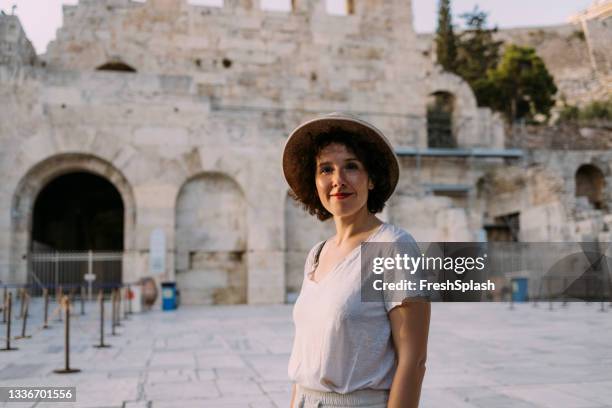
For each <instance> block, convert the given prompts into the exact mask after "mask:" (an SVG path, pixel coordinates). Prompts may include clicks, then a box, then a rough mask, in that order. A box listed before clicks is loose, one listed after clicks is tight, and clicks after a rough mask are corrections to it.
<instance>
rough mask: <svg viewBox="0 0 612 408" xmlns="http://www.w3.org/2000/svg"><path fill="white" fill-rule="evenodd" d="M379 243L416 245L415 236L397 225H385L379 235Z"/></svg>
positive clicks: (377, 238) (377, 239) (377, 237)
mask: <svg viewBox="0 0 612 408" xmlns="http://www.w3.org/2000/svg"><path fill="white" fill-rule="evenodd" d="M375 241H377V242H400V243H416V241H415V240H414V238H413V236H412V235H411V234H410V233H409V232H408V231H406V230H405V229H403V228H401V227H398V226H397V225H395V224H390V223H384V224H383V225H382V226H381V229H380V232H379V233H378V234H377V236H376V239H375Z"/></svg>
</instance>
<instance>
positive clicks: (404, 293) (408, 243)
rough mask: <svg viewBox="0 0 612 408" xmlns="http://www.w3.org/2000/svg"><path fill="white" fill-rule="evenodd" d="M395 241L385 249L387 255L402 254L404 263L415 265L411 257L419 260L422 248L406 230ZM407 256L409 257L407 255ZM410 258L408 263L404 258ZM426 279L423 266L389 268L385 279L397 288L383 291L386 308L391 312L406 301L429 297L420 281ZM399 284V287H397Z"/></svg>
mask: <svg viewBox="0 0 612 408" xmlns="http://www.w3.org/2000/svg"><path fill="white" fill-rule="evenodd" d="M401 232H402V233H401V234H400V236H399V237H398V238H397V240H396V241H395V242H393V243H389V245H388V247H386V248H388V249H386V250H385V252H386V254H385V256H386V257H393V258H395V257H396V256H397V255H400V257H401V258H402V265H403V266H405V265H406V264H407V265H413V264H412V263H411V261H410V259H415V260H418V258H421V256H422V254H421V249H420V248H419V246H418V244H417V243H416V241H415V240H414V238H413V237H412V235H410V234H408V233H407V232H405V231H403V230H402V231H401ZM405 256H407V258H406V257H405ZM405 259H408V262H407V263H404V260H405ZM422 279H425V276H424V271H423V268H421V267H417V268H410V269H406V268H403V267H402V268H394V269H388V270H387V271H385V273H384V281H385V282H387V283H393V284H394V285H395V286H396V288H395V289H393V290H390V289H387V290H384V291H383V301H384V304H385V310H386V311H387V313H389V312H390V311H391V310H392V309H393V308H395V307H397V306H400V305H402V304H403V303H404V302H405V301H409V300H411V299H416V298H421V299H426V300H428V299H429V293H427V292H426V291H424V290H422V289H421V288H420V281H421V280H422ZM398 286H399V289H398V288H397V287H398Z"/></svg>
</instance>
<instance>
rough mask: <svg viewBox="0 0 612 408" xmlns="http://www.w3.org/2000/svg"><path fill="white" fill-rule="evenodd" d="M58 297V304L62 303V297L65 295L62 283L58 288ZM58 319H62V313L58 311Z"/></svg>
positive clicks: (59, 320)
mask: <svg viewBox="0 0 612 408" xmlns="http://www.w3.org/2000/svg"><path fill="white" fill-rule="evenodd" d="M55 293H56V299H57V304H58V305H60V306H61V305H62V298H63V296H64V294H63V293H64V291H63V290H62V285H60V286H59V287H58V288H57V289H56V292H55ZM57 321H58V322H61V321H62V314H61V313H58V314H57Z"/></svg>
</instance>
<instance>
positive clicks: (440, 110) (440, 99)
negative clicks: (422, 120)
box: [427, 92, 457, 148]
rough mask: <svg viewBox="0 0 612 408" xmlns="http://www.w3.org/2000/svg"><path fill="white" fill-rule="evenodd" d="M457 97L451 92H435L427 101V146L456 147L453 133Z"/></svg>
mask: <svg viewBox="0 0 612 408" xmlns="http://www.w3.org/2000/svg"><path fill="white" fill-rule="evenodd" d="M454 109H455V97H454V96H453V94H451V93H449V92H435V93H433V94H431V95H430V96H429V100H428V103H427V146H428V147H433V148H455V147H457V142H456V140H455V137H454V135H453V113H454Z"/></svg>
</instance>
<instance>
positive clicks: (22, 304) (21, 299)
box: [19, 288, 26, 319]
mask: <svg viewBox="0 0 612 408" xmlns="http://www.w3.org/2000/svg"><path fill="white" fill-rule="evenodd" d="M25 293H26V290H25V288H21V289H20V290H19V318H20V319H23V316H24V314H23V313H24V307H25Z"/></svg>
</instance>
